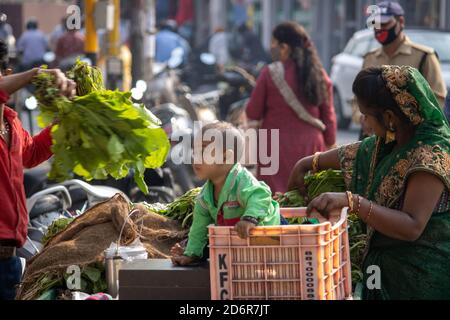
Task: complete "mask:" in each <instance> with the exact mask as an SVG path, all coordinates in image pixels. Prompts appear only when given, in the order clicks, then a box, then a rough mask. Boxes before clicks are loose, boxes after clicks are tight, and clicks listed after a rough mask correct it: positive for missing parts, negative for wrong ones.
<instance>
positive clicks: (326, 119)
mask: <svg viewBox="0 0 450 320" xmlns="http://www.w3.org/2000/svg"><path fill="white" fill-rule="evenodd" d="M271 51H272V56H273V60H274V61H275V62H274V63H273V64H271V65H269V66H268V67H266V68H264V69H263V70H262V72H261V75H260V77H259V79H258V82H257V85H256V88H255V90H254V91H253V93H252V96H251V99H250V102H249V104H248V107H247V117H248V119H249V121H253V123H257V124H258V125H256V127H259V128H261V129H266V130H268V133H267V135H268V139H267V141H268V142H269V143H268V146H267V148H265V150H267V154H271V155H272V157H274V155H273V154H272V149H273V147H274V146H273V145H271V143H270V142H271V137H270V134H271V132H270V131H271V130H279V135H280V142H279V171H278V173H277V174H274V175H270V176H269V175H264V174H262V169H264V168H265V167H266V164H264V163H263V161H261V159H259V164H258V178H259V179H260V180H263V181H264V182H266V183H267V184H268V185H269V186H270V187H271V188H272V192H274V193H275V192H285V191H287V184H288V179H289V175H290V172H291V170H292V169H293V168H294V166H295V164H296V162H297V161H298V159H302V158H303V157H306V156H309V155H312V154H315V153H316V152H321V151H325V150H327V149H330V148H332V147H333V146H334V145H335V143H336V131H337V123H336V114H335V111H334V105H333V87H332V83H331V80H330V79H329V77H328V75H327V73H326V71H325V70H324V68H323V66H322V63H321V62H320V59H319V56H318V53H317V50H316V48H315V46H314V44H313V43H312V41H311V39H310V37H309V35H308V34H307V33H306V31H305V29H304V28H303V27H302V26H300V25H299V24H297V23H295V22H285V23H282V24H280V25H278V26H277V27H276V28H275V30H274V31H273V38H272V45H271ZM260 147H261V144H260ZM264 147H266V146H264Z"/></svg>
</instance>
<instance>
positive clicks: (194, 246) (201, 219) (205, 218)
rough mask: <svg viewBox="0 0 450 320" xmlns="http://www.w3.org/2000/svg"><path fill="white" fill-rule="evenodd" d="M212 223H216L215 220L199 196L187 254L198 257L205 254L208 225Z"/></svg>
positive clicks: (185, 252) (185, 253)
mask: <svg viewBox="0 0 450 320" xmlns="http://www.w3.org/2000/svg"><path fill="white" fill-rule="evenodd" d="M211 224H214V220H213V218H212V217H211V215H210V213H209V211H208V209H207V207H206V205H205V204H204V202H203V200H202V199H201V198H199V199H198V200H197V202H196V203H195V207H194V221H193V223H192V227H191V231H190V232H189V241H188V244H187V247H186V250H185V251H184V255H185V256H188V257H198V258H201V257H202V256H203V250H204V249H205V246H206V244H207V243H208V226H209V225H211Z"/></svg>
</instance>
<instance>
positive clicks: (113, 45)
mask: <svg viewBox="0 0 450 320" xmlns="http://www.w3.org/2000/svg"><path fill="white" fill-rule="evenodd" d="M110 2H111V3H112V4H113V5H114V28H113V29H112V30H111V31H110V32H109V35H108V40H109V47H108V53H109V56H110V57H118V56H119V54H120V0H110Z"/></svg>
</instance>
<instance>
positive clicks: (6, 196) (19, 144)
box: [0, 41, 75, 300]
mask: <svg viewBox="0 0 450 320" xmlns="http://www.w3.org/2000/svg"><path fill="white" fill-rule="evenodd" d="M6 56H7V50H6V45H5V44H4V43H3V42H1V41H0V61H2V63H1V67H0V204H1V205H0V300H12V299H14V297H15V287H16V286H17V285H18V284H19V283H20V278H21V271H22V268H21V263H20V260H19V259H18V258H17V257H16V256H15V249H16V248H20V247H22V246H23V245H24V243H25V241H26V237H27V225H28V212H27V208H26V197H25V190H24V186H23V169H24V168H32V167H35V166H37V165H39V164H40V163H42V162H44V161H46V160H48V159H49V158H50V157H51V155H52V152H51V150H50V147H51V145H52V139H51V135H50V132H51V128H50V127H49V128H46V129H44V130H43V131H42V132H41V133H40V134H38V135H37V136H35V137H31V136H30V134H29V133H28V132H27V131H25V130H24V129H23V127H22V124H21V123H20V120H19V118H18V116H17V113H16V112H15V111H13V110H12V109H10V108H8V107H7V106H6V105H5V103H6V102H7V101H8V99H9V95H10V94H12V93H14V92H16V91H17V90H19V89H20V88H22V87H24V86H26V85H28V84H29V83H30V82H31V81H32V80H33V78H34V77H35V76H36V75H37V74H39V73H40V72H49V73H52V74H54V75H55V76H56V79H57V85H58V86H59V88H60V89H61V92H62V93H63V94H64V95H66V96H69V97H71V96H73V95H74V94H75V83H74V82H73V81H71V80H68V79H67V78H66V77H65V76H64V74H63V73H62V72H61V71H60V70H42V69H39V68H35V69H32V70H29V71H27V72H24V73H20V74H15V75H8V76H4V74H5V68H6V64H5V60H6V58H5V57H6Z"/></svg>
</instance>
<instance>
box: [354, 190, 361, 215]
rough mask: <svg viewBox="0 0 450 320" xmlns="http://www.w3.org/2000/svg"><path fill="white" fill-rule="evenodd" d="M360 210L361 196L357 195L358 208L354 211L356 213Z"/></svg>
mask: <svg viewBox="0 0 450 320" xmlns="http://www.w3.org/2000/svg"><path fill="white" fill-rule="evenodd" d="M360 212H361V196H360V195H358V210H357V211H356V212H355V213H356V214H357V215H359V213H360Z"/></svg>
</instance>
